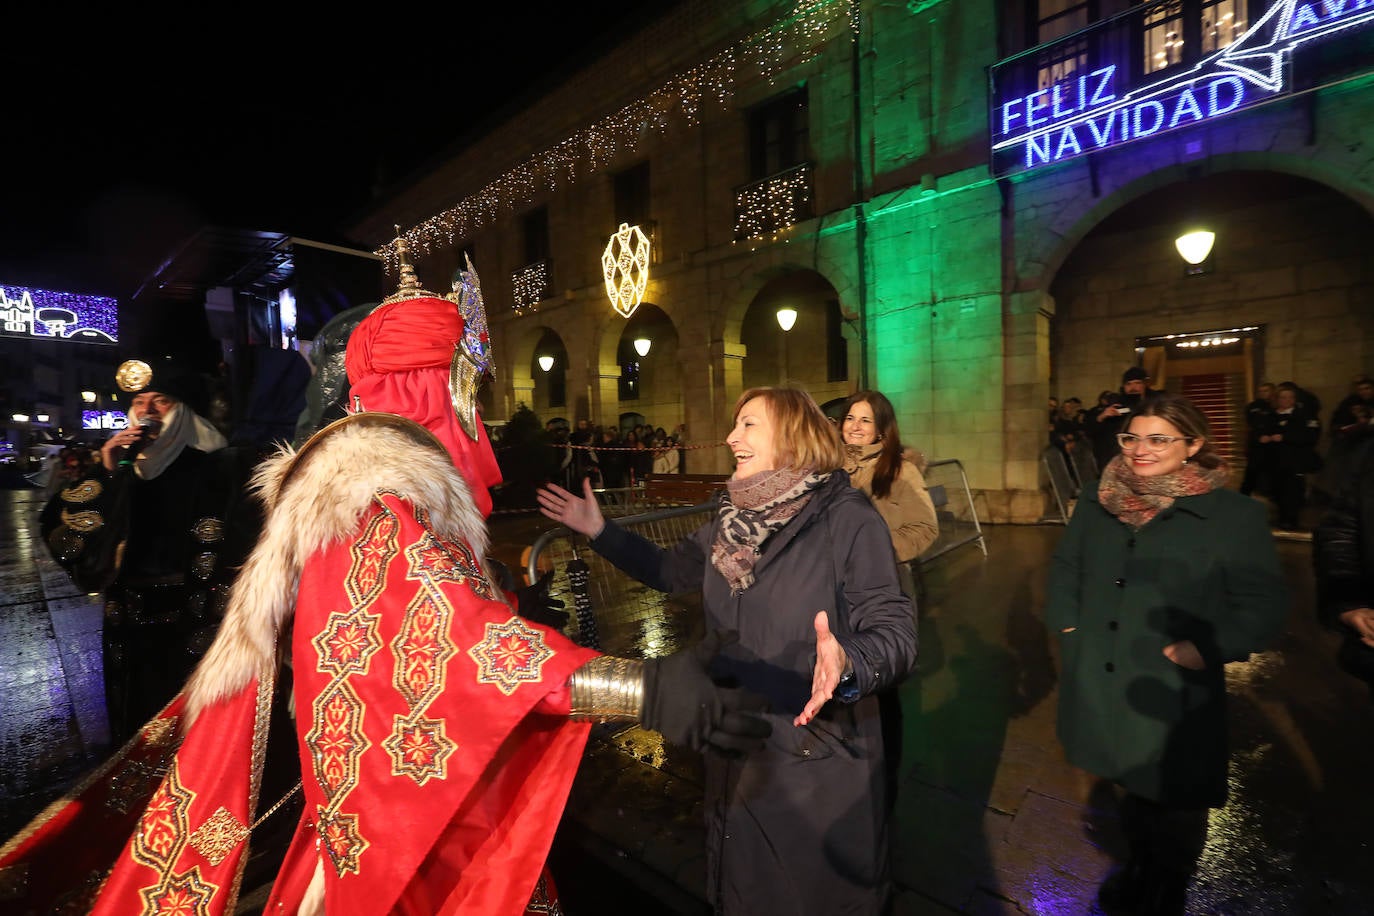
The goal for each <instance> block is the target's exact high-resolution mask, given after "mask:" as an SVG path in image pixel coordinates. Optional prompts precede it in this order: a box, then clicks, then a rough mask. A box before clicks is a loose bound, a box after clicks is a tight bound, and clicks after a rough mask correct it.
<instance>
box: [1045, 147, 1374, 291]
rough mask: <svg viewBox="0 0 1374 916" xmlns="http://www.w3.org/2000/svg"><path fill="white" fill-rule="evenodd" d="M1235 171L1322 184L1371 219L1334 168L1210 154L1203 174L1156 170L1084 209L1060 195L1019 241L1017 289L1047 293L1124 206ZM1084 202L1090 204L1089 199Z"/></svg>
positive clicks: (1351, 182) (1182, 166)
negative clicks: (1055, 206) (1053, 212)
mask: <svg viewBox="0 0 1374 916" xmlns="http://www.w3.org/2000/svg"><path fill="white" fill-rule="evenodd" d="M1365 164H1367V163H1361V165H1365ZM1238 171H1247V172H1276V173H1279V174H1283V175H1290V176H1294V177H1297V178H1305V179H1308V180H1310V181H1312V182H1315V183H1317V184H1321V185H1325V186H1326V187H1328V188H1330V189H1331V190H1332V191H1334V192H1336V193H1337V194H1340V195H1342V196H1344V197H1347V198H1349V199H1350V200H1352V201H1354V202H1355V203H1356V204H1358V205H1359V206H1361V207H1362V208H1364V209H1365V210H1366V211H1367V212H1369V213H1370V214H1371V215H1374V191H1372V190H1371V188H1370V187H1369V186H1367V185H1364V184H1361V183H1360V182H1359V181H1358V180H1356V176H1355V175H1354V174H1353V173H1351V172H1349V171H1345V170H1343V169H1342V167H1341V166H1340V165H1339V164H1337V163H1333V162H1330V161H1323V160H1322V159H1319V158H1314V157H1311V156H1309V155H1298V154H1294V153H1284V152H1257V151H1256V152H1252V151H1240V152H1235V153H1228V154H1222V155H1216V156H1213V157H1211V158H1210V159H1209V160H1208V161H1207V164H1206V169H1205V171H1203V170H1202V169H1201V167H1200V166H1199V165H1198V164H1197V163H1179V164H1175V165H1170V166H1165V167H1163V168H1158V169H1155V170H1153V171H1150V172H1148V173H1145V174H1142V175H1140V176H1138V177H1136V178H1134V179H1132V180H1129V181H1127V182H1125V183H1124V184H1122V185H1121V186H1120V187H1118V188H1116V189H1115V190H1113V191H1111V192H1109V193H1107V194H1104V195H1102V196H1101V197H1100V198H1097V199H1096V200H1093V202H1092V203H1091V204H1090V205H1089V206H1086V207H1082V206H1075V205H1074V204H1073V203H1072V202H1073V201H1078V200H1081V199H1083V198H1084V195H1078V194H1070V195H1066V197H1065V200H1067V201H1069V202H1070V203H1069V205H1067V206H1063V207H1062V208H1060V209H1059V211H1058V217H1057V218H1056V219H1053V220H1051V221H1050V222H1048V223H1044V222H1038V221H1037V222H1035V223H1034V225H1028V226H1026V227H1025V228H1026V229H1028V230H1033V232H1032V233H1031V234H1030V236H1029V238H1028V239H1027V238H1026V236H1024V235H1023V236H1022V238H1023V239H1026V240H1028V241H1029V242H1030V245H1029V247H1028V249H1027V251H1026V253H1025V255H1024V256H1023V257H1021V258H1020V259H1019V260H1020V266H1021V267H1022V270H1021V271H1019V272H1020V274H1021V277H1022V286H1023V288H1025V287H1031V288H1039V289H1042V290H1046V291H1047V290H1049V288H1050V285H1051V283H1052V281H1053V279H1054V277H1055V275H1056V274H1057V273H1058V272H1059V270H1060V268H1061V267H1063V265H1064V262H1065V261H1066V260H1067V259H1068V258H1069V256H1070V255H1071V254H1072V253H1073V251H1074V250H1075V249H1076V248H1077V247H1078V245H1079V243H1081V242H1082V241H1083V239H1084V238H1086V237H1087V236H1088V235H1089V233H1091V232H1092V231H1093V229H1095V228H1096V227H1097V226H1098V225H1099V224H1100V223H1101V222H1102V221H1103V220H1105V219H1107V218H1108V217H1109V216H1111V215H1112V214H1113V213H1115V212H1117V211H1118V210H1120V209H1121V208H1122V207H1124V206H1126V205H1127V204H1129V203H1130V202H1132V201H1134V200H1137V199H1138V198H1141V197H1144V196H1145V195H1147V194H1149V193H1151V192H1153V191H1157V190H1160V189H1162V188H1165V187H1168V186H1170V185H1174V184H1178V183H1183V182H1189V181H1199V182H1205V181H1206V180H1207V179H1208V178H1209V177H1212V176H1216V175H1220V174H1224V173H1227V172H1238ZM1087 199H1088V200H1092V198H1091V197H1090V196H1089V197H1087ZM1036 212H1045V208H1037V210H1036ZM1032 265H1035V269H1034V270H1029V269H1028V268H1030V267H1031V266H1032Z"/></svg>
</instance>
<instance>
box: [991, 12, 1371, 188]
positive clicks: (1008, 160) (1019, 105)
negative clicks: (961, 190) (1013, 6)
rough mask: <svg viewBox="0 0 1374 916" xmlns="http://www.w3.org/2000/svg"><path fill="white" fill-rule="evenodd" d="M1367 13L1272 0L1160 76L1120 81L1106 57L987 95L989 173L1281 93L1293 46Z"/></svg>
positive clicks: (1063, 156) (1114, 142) (1361, 21)
mask: <svg viewBox="0 0 1374 916" xmlns="http://www.w3.org/2000/svg"><path fill="white" fill-rule="evenodd" d="M1372 23H1374V0H1315V2H1300V0H1278V2H1275V3H1274V4H1273V5H1272V6H1270V8H1269V9H1268V10H1267V11H1266V12H1265V13H1264V15H1263V16H1261V17H1260V19H1259V21H1258V22H1256V23H1255V24H1254V25H1253V26H1251V27H1250V28H1249V29H1248V30H1246V32H1245V33H1244V34H1243V35H1241V36H1240V37H1239V38H1237V39H1236V40H1235V41H1234V42H1232V43H1231V44H1230V45H1228V46H1227V47H1226V48H1224V49H1222V50H1220V51H1218V52H1217V53H1215V54H1211V55H1208V56H1207V57H1205V58H1203V60H1201V61H1200V62H1199V63H1197V64H1196V65H1195V66H1193V67H1190V68H1188V69H1187V70H1185V71H1183V72H1181V73H1178V74H1175V75H1171V76H1169V77H1167V78H1165V79H1161V80H1158V81H1156V82H1152V83H1147V84H1144V85H1141V86H1135V87H1131V86H1123V85H1122V83H1123V82H1125V81H1126V80H1127V79H1128V78H1129V77H1128V75H1127V68H1126V67H1122V66H1118V65H1117V64H1107V65H1105V66H1101V67H1098V68H1096V69H1089V68H1084V71H1082V72H1079V73H1075V74H1073V75H1072V76H1070V77H1069V78H1068V79H1065V80H1062V81H1060V82H1058V83H1055V84H1054V85H1052V86H1049V87H1047V88H1044V89H1040V90H1038V91H1036V92H1032V93H1029V94H1026V95H1019V96H1016V97H1014V98H1000V99H999V98H996V97H995V98H994V100H993V103H994V106H995V107H994V110H993V112H992V125H991V126H992V138H993V140H992V170H993V173H994V174H996V175H1007V174H1010V173H1012V172H1018V171H1024V170H1027V169H1034V168H1037V167H1040V166H1044V165H1050V164H1053V163H1056V162H1063V161H1065V160H1067V159H1072V158H1075V157H1077V156H1082V155H1084V154H1087V153H1091V152H1095V151H1097V150H1104V149H1109V148H1111V147H1115V146H1119V145H1121V144H1123V143H1130V142H1132V141H1135V140H1141V139H1144V138H1146V137H1150V136H1153V135H1155V134H1160V133H1164V132H1165V131H1169V130H1173V129H1175V128H1179V127H1187V126H1190V125H1193V124H1200V123H1203V122H1205V121H1210V120H1212V119H1213V118H1217V117H1221V116H1223V115H1227V114H1231V113H1232V112H1235V111H1239V110H1241V109H1244V108H1249V107H1252V106H1255V105H1259V104H1262V103H1264V102H1269V101H1273V100H1274V99H1277V98H1281V97H1283V96H1285V95H1288V94H1290V93H1291V92H1292V91H1293V86H1292V72H1291V60H1292V54H1293V52H1294V50H1295V49H1297V48H1298V47H1299V46H1300V45H1302V44H1304V43H1306V42H1310V41H1313V40H1315V39H1320V38H1325V37H1328V36H1331V35H1334V34H1336V33H1339V32H1345V31H1347V30H1349V29H1353V28H1357V27H1367V26H1369V25H1371V24H1372ZM995 82H996V76H994V83H995Z"/></svg>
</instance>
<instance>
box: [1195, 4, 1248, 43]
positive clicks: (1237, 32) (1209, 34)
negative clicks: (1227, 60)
mask: <svg viewBox="0 0 1374 916" xmlns="http://www.w3.org/2000/svg"><path fill="white" fill-rule="evenodd" d="M1249 27H1250V19H1249V17H1248V16H1247V15H1246V14H1245V0H1202V55H1203V56H1204V57H1206V56H1207V55H1208V54H1211V53H1212V52H1214V51H1220V50H1221V49H1222V48H1229V47H1230V46H1231V45H1232V44H1233V43H1235V41H1236V39H1238V38H1240V36H1242V35H1244V34H1245V30H1246V29H1248V28H1249Z"/></svg>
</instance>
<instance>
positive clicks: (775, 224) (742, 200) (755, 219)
mask: <svg viewBox="0 0 1374 916" xmlns="http://www.w3.org/2000/svg"><path fill="white" fill-rule="evenodd" d="M809 216H811V166H810V165H799V166H797V167H796V168H794V169H791V170H789V171H787V172H785V173H783V174H781V175H774V176H772V177H771V178H767V179H765V180H763V181H759V182H755V183H754V184H751V185H749V186H748V187H747V188H742V189H741V190H740V191H739V193H737V194H736V195H735V238H737V239H753V238H758V237H759V236H762V235H767V234H769V233H774V234H776V233H777V232H778V231H779V230H782V229H785V228H787V227H788V226H792V225H795V224H796V223H798V222H800V221H801V220H803V219H806V218H808V217H809Z"/></svg>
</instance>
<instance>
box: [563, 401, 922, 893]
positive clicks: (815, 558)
mask: <svg viewBox="0 0 1374 916" xmlns="http://www.w3.org/2000/svg"><path fill="white" fill-rule="evenodd" d="M734 418H735V425H734V429H733V430H732V431H731V432H730V435H729V437H728V438H727V439H726V442H727V444H728V445H729V446H730V449H731V452H732V453H733V455H734V458H735V473H734V476H733V477H732V479H731V480H730V481H729V484H728V487H727V489H726V491H725V492H724V493H723V494H722V496H721V499H720V504H719V507H718V511H717V513H716V517H715V518H714V519H713V520H712V521H711V522H709V523H707V524H706V525H704V526H702V527H701V528H700V529H698V530H697V531H696V532H694V533H693V534H691V535H689V536H688V537H687V538H686V539H684V540H683V541H681V542H680V543H678V544H677V545H676V546H675V547H673V548H671V549H668V550H663V549H661V548H659V547H657V546H656V545H654V544H653V543H651V542H649V541H646V540H644V539H642V538H639V537H638V536H636V535H634V534H632V533H630V532H628V531H626V530H625V529H622V528H620V527H619V526H617V525H616V523H615V522H614V521H613V520H610V519H603V518H602V516H601V511H600V509H599V508H598V507H597V503H596V499H595V497H594V494H593V493H592V491H591V490H590V489H589V488H584V493H583V495H582V496H581V497H577V496H574V495H573V494H571V493H569V492H568V491H566V490H563V489H561V488H559V487H556V486H549V487H547V488H545V489H543V490H540V492H539V502H540V507H541V509H542V511H543V512H544V514H545V515H546V516H548V517H549V518H552V519H554V520H555V521H557V522H559V523H561V524H563V525H566V526H567V527H569V528H571V529H572V530H574V531H577V532H579V533H581V534H584V535H586V536H587V537H589V538H591V545H592V548H593V549H595V550H596V551H597V552H598V553H600V554H601V555H603V556H605V557H607V558H608V559H610V560H611V561H612V562H613V563H615V564H616V565H617V566H619V567H620V568H621V569H623V570H624V571H625V572H627V573H629V574H630V575H631V576H633V577H634V578H636V579H638V580H639V581H641V582H644V583H646V584H648V585H650V586H652V587H654V588H658V589H661V590H663V591H670V592H680V591H688V590H696V589H701V593H702V605H703V608H704V611H705V616H706V629H707V632H708V633H710V634H712V636H711V637H708V639H717V640H718V639H719V633H720V631H728V633H729V636H728V637H727V638H726V639H725V640H724V642H725V646H724V648H723V650H722V651H720V653H719V655H718V656H717V657H716V670H717V672H718V674H719V675H720V676H721V677H724V678H728V679H731V680H734V681H738V682H739V684H740V686H741V687H743V688H745V689H746V690H748V691H751V692H752V693H754V694H757V695H760V696H762V697H765V698H767V700H768V702H769V706H770V709H769V711H768V713H767V714H766V715H765V718H766V719H768V720H769V721H770V722H771V723H772V726H773V731H772V736H771V737H770V738H769V739H768V742H767V744H766V745H765V747H764V749H763V750H762V751H758V752H755V753H751V754H749V755H747V756H745V757H743V758H742V759H725V758H722V757H721V756H719V755H715V754H708V755H707V756H706V761H705V762H706V785H705V794H706V798H705V806H704V809H705V811H706V820H707V824H706V827H707V830H706V834H707V885H706V886H707V894H708V896H709V898H710V901H711V904H712V905H713V907H714V908H715V911H716V912H717V913H725V914H745V913H748V914H753V913H792V914H816V916H821V914H825V916H829V914H833V913H850V914H874V916H876V914H878V913H881V912H882V909H883V906H884V904H885V903H886V901H887V898H888V895H889V891H890V885H889V875H888V859H887V817H888V805H887V803H886V800H885V794H886V792H885V786H884V777H883V772H884V764H883V741H882V734H881V730H880V724H879V715H878V702H877V697H876V696H875V694H876V693H877V692H878V691H879V690H884V689H887V688H888V687H890V685H892V684H894V683H896V682H897V681H898V680H900V679H901V678H902V677H903V676H904V675H906V674H907V673H908V672H909V671H911V670H912V667H913V666H914V663H915V658H916V631H915V626H914V624H913V620H912V616H911V609H910V604H909V603H908V602H907V600H906V599H905V598H904V597H903V596H902V593H901V590H900V588H899V587H898V583H897V567H896V564H895V563H894V562H893V561H892V548H891V538H890V537H889V535H888V531H887V527H886V526H885V525H884V524H883V521H882V519H881V517H880V516H879V515H878V514H877V513H876V512H875V511H874V510H873V507H872V505H871V504H870V503H869V502H868V500H867V498H866V497H865V496H864V495H863V494H862V493H860V492H859V491H858V490H856V489H854V488H853V487H851V486H850V485H849V478H848V477H847V475H845V474H843V473H840V470H841V468H842V466H843V464H844V457H845V456H844V450H843V448H842V447H841V445H840V441H839V438H838V437H837V436H836V435H835V430H834V427H833V426H832V425H831V424H830V421H829V420H827V419H826V417H825V414H824V413H822V412H821V409H820V407H818V406H817V405H816V402H815V401H813V400H812V399H811V396H810V395H808V394H807V393H806V392H804V391H801V390H798V389H792V388H754V389H750V390H748V391H746V392H744V394H742V395H740V398H739V401H738V402H737V403H736V405H735V414H734ZM731 640H735V641H734V642H731Z"/></svg>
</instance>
